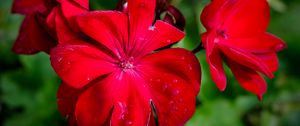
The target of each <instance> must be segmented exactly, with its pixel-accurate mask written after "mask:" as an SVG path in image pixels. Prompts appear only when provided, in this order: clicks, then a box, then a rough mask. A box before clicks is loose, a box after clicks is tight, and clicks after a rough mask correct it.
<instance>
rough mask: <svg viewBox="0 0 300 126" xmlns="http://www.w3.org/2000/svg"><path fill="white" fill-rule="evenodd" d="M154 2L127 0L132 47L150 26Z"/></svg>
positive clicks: (149, 0) (153, 15)
mask: <svg viewBox="0 0 300 126" xmlns="http://www.w3.org/2000/svg"><path fill="white" fill-rule="evenodd" d="M155 4H156V1H155V0H128V9H129V14H128V15H129V16H128V17H129V21H130V22H129V24H130V42H131V44H132V45H134V43H135V41H137V40H138V39H139V37H143V36H144V35H145V32H147V31H148V28H150V27H151V26H152V23H153V20H154V18H155Z"/></svg>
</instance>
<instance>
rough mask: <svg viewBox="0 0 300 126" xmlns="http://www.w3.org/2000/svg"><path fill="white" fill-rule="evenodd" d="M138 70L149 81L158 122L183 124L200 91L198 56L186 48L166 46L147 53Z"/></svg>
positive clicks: (163, 125) (163, 124)
mask: <svg viewBox="0 0 300 126" xmlns="http://www.w3.org/2000/svg"><path fill="white" fill-rule="evenodd" d="M162 59H163V60H162ZM137 69H139V70H140V72H141V73H143V75H144V78H145V80H146V82H147V83H146V84H147V86H148V89H149V90H150V91H149V92H150V93H151V98H152V100H153V104H154V106H155V108H156V111H157V116H158V121H159V124H160V125H162V126H167V125H169V126H175V125H184V124H185V122H186V121H187V120H188V119H189V118H190V117H191V116H192V114H193V113H194V109H195V99H196V96H197V94H198V92H199V86H200V77H201V74H200V66H199V62H198V60H197V58H196V57H195V56H194V55H193V54H192V53H191V52H188V51H186V50H183V49H167V50H164V51H160V52H157V53H154V54H150V55H148V56H146V57H145V59H143V60H142V61H141V65H140V66H139V67H138V68H137Z"/></svg>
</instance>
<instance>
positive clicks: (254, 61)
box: [219, 43, 274, 78]
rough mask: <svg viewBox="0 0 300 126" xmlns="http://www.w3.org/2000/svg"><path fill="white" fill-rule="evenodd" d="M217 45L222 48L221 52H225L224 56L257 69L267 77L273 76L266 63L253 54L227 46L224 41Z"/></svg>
mask: <svg viewBox="0 0 300 126" xmlns="http://www.w3.org/2000/svg"><path fill="white" fill-rule="evenodd" d="M219 47H220V49H221V50H222V53H224V54H225V56H226V58H228V59H230V60H234V61H235V62H238V63H240V64H243V65H245V66H247V67H249V68H251V69H253V70H256V71H259V72H261V73H263V74H265V75H266V76H268V77H269V78H273V77H274V75H273V73H272V71H271V70H270V69H269V68H268V67H267V66H266V64H264V63H263V61H262V60H260V59H259V58H258V57H256V56H255V55H253V54H251V53H249V52H245V51H242V50H240V49H237V48H232V47H229V46H227V45H226V44H224V43H223V44H219Z"/></svg>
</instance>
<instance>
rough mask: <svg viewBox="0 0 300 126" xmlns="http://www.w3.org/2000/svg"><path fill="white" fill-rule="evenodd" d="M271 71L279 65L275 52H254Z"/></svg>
mask: <svg viewBox="0 0 300 126" xmlns="http://www.w3.org/2000/svg"><path fill="white" fill-rule="evenodd" d="M256 56H257V57H259V58H260V59H261V60H262V61H263V62H264V63H265V64H266V65H267V66H268V67H269V69H270V70H271V71H272V72H275V71H276V70H277V69H278V67H279V61H278V58H277V55H276V53H266V54H256Z"/></svg>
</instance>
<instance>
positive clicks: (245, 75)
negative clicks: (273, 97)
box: [228, 61, 267, 100]
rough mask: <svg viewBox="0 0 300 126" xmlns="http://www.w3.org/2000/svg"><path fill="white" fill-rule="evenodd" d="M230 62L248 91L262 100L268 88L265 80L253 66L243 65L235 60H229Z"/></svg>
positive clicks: (233, 70) (240, 82) (241, 83)
mask: <svg viewBox="0 0 300 126" xmlns="http://www.w3.org/2000/svg"><path fill="white" fill-rule="evenodd" d="M228 64H229V67H230V69H231V71H232V73H233V75H234V77H235V78H236V79H237V81H238V83H239V84H240V85H241V86H242V87H243V88H244V89H246V90H247V91H250V92H252V93H254V94H256V95H257V97H258V98H259V99H260V100H261V99H262V96H263V94H264V93H265V92H266V90H267V84H266V82H265V80H264V79H263V78H262V77H261V76H260V75H259V74H258V73H257V72H256V71H254V70H252V69H251V68H248V67H245V66H242V65H240V64H238V63H236V62H233V61H228Z"/></svg>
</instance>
